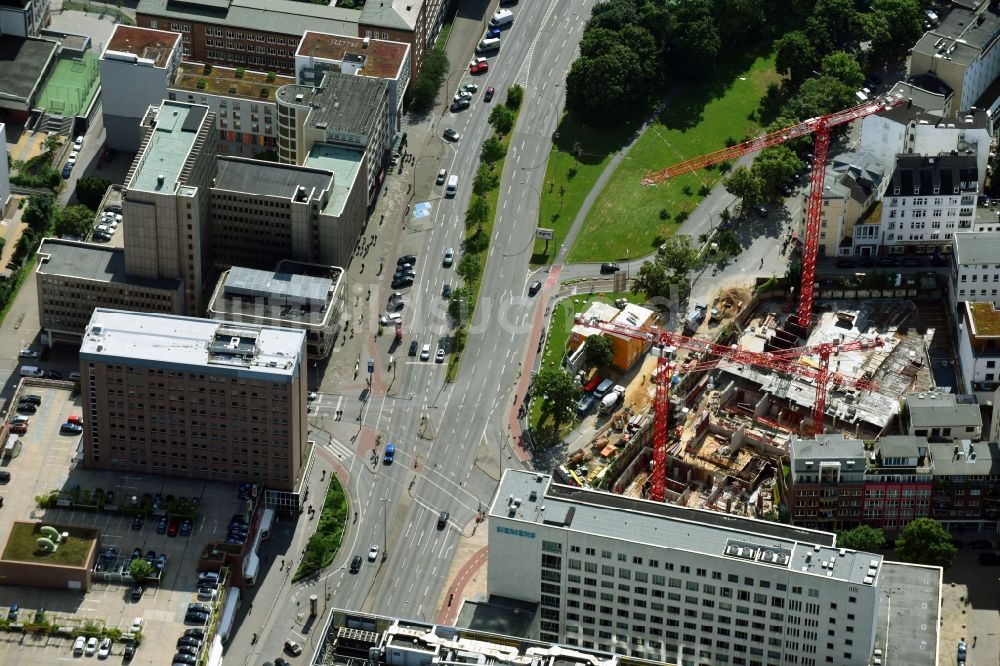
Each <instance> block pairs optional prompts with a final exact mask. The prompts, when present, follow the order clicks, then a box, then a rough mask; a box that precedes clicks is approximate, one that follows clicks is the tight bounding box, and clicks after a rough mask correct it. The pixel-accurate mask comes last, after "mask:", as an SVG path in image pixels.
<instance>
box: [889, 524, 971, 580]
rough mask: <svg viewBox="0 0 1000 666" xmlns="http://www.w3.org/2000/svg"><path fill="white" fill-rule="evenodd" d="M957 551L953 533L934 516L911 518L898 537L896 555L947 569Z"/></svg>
mask: <svg viewBox="0 0 1000 666" xmlns="http://www.w3.org/2000/svg"><path fill="white" fill-rule="evenodd" d="M956 552H957V549H956V548H955V544H953V543H952V540H951V535H950V534H948V532H946V531H945V529H944V528H943V527H941V523H939V522H938V521H936V520H934V519H933V518H917V519H916V520H911V521H910V522H908V523H907V524H906V527H904V528H903V533H902V534H901V535H900V536H899V538H898V539H896V557H898V558H899V559H901V560H903V561H904V562H911V563H913V564H927V565H930V566H935V567H942V568H944V569H947V568H948V567H950V566H951V561H952V559H953V558H954V557H955V553H956Z"/></svg>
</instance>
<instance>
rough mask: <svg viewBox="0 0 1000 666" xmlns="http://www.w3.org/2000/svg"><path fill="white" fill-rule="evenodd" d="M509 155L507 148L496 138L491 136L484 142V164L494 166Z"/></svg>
mask: <svg viewBox="0 0 1000 666" xmlns="http://www.w3.org/2000/svg"><path fill="white" fill-rule="evenodd" d="M506 154H507V146H505V145H503V142H502V141H501V140H500V139H498V138H497V137H496V136H491V137H489V138H488V139H486V141H483V153H482V158H483V161H484V162H487V163H489V164H493V163H495V162H499V161H500V160H502V159H503V158H504V156H505V155H506Z"/></svg>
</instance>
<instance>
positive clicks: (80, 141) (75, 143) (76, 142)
mask: <svg viewBox="0 0 1000 666" xmlns="http://www.w3.org/2000/svg"><path fill="white" fill-rule="evenodd" d="M81 148H83V136H82V135H81V136H78V137H76V139H75V140H74V141H73V149H74V150H80V149H81Z"/></svg>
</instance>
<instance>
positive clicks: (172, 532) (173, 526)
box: [167, 518, 181, 537]
mask: <svg viewBox="0 0 1000 666" xmlns="http://www.w3.org/2000/svg"><path fill="white" fill-rule="evenodd" d="M180 526H181V521H179V520H178V519H176V518H172V519H171V520H170V523H169V524H168V525H167V536H168V537H175V536H177V530H178V529H180Z"/></svg>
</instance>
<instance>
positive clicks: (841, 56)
mask: <svg viewBox="0 0 1000 666" xmlns="http://www.w3.org/2000/svg"><path fill="white" fill-rule="evenodd" d="M820 73H822V74H823V76H829V77H831V78H833V79H835V80H837V81H839V82H840V83H843V84H844V85H845V86H847V87H848V88H850V89H851V90H855V89H857V88H859V87H861V84H862V82H864V80H865V73H864V72H863V71H861V65H859V64H858V59H857V58H855V57H854V56H853V55H851V54H850V53H846V52H844V51H834V52H833V53H831V54H829V55H827V56H826V57H824V58H823V62H822V63H821V64H820Z"/></svg>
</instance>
